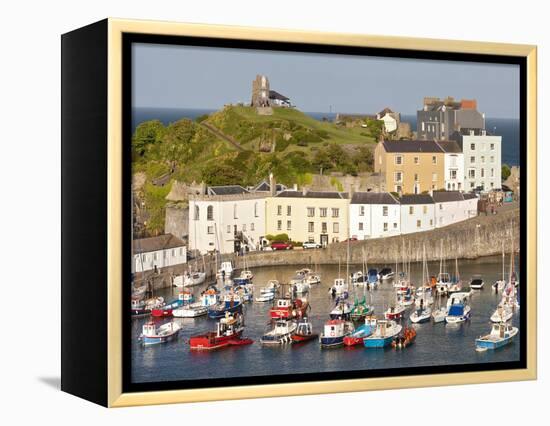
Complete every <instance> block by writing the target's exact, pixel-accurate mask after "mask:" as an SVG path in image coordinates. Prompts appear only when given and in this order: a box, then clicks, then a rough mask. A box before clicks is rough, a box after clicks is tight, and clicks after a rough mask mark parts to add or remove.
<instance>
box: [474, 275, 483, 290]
mask: <svg viewBox="0 0 550 426" xmlns="http://www.w3.org/2000/svg"><path fill="white" fill-rule="evenodd" d="M484 284H485V283H484V282H483V278H482V277H481V275H474V276H473V277H472V279H471V280H470V288H471V289H472V290H482V289H483V286H484Z"/></svg>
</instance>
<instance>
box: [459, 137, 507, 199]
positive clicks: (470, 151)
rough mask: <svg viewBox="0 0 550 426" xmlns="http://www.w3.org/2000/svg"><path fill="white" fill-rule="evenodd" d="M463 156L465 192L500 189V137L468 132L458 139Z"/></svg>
mask: <svg viewBox="0 0 550 426" xmlns="http://www.w3.org/2000/svg"><path fill="white" fill-rule="evenodd" d="M460 140H461V146H462V152H463V154H464V185H465V188H464V190H465V191H472V190H475V189H477V188H479V189H482V190H483V191H490V190H492V189H501V187H502V184H501V173H502V169H501V167H502V136H492V135H489V134H487V132H486V131H485V130H483V129H482V130H479V129H476V130H469V131H468V133H467V134H463V135H461V137H460Z"/></svg>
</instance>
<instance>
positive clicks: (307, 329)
mask: <svg viewBox="0 0 550 426" xmlns="http://www.w3.org/2000/svg"><path fill="white" fill-rule="evenodd" d="M318 336H319V335H318V334H317V333H314V332H313V325H312V324H311V322H310V321H308V319H307V318H304V319H301V320H300V321H298V324H297V326H296V332H295V333H294V334H292V336H291V337H292V341H293V342H294V343H303V342H308V341H310V340H313V339H316V338H317V337H318Z"/></svg>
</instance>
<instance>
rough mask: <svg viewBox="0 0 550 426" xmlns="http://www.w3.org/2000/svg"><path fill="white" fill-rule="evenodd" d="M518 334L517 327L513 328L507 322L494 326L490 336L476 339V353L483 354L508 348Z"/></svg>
mask: <svg viewBox="0 0 550 426" xmlns="http://www.w3.org/2000/svg"><path fill="white" fill-rule="evenodd" d="M516 334H518V328H517V327H512V326H511V325H509V324H507V323H505V322H501V323H498V324H493V328H492V329H491V332H490V333H489V334H487V335H485V336H482V337H480V338H478V339H476V351H478V352H482V351H486V350H488V349H498V348H501V347H503V346H506V345H507V344H509V343H512V341H513V339H514V337H515V336H516Z"/></svg>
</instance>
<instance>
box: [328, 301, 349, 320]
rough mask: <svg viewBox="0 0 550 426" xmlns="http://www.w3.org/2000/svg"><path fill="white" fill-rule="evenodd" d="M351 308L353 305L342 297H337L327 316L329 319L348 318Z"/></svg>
mask: <svg viewBox="0 0 550 426" xmlns="http://www.w3.org/2000/svg"><path fill="white" fill-rule="evenodd" d="M352 309H353V306H352V305H351V303H349V302H348V301H347V300H345V299H344V298H342V297H338V298H337V299H336V303H335V305H334V308H333V309H332V310H331V311H330V314H329V316H330V318H331V319H343V320H349V319H350V314H351V311H352Z"/></svg>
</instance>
